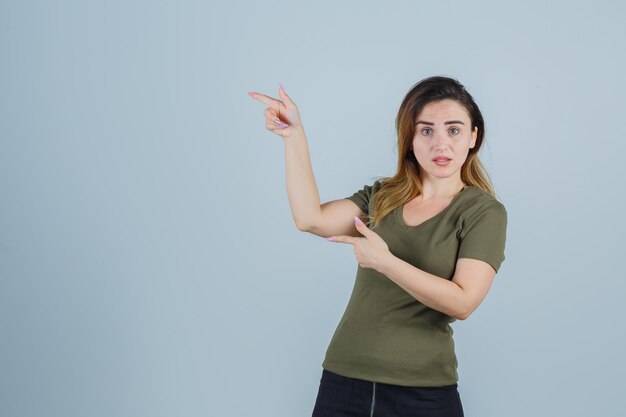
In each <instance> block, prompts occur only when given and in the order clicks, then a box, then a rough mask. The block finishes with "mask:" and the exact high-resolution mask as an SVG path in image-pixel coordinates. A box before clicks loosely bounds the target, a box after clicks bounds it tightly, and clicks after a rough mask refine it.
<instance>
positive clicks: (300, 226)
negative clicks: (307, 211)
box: [295, 222, 311, 232]
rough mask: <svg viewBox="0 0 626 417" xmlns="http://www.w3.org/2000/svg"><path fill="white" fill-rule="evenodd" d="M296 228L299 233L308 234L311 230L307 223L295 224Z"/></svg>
mask: <svg viewBox="0 0 626 417" xmlns="http://www.w3.org/2000/svg"><path fill="white" fill-rule="evenodd" d="M295 223H296V228H297V229H298V230H299V231H301V232H308V231H310V230H311V227H310V226H309V224H307V223H302V222H295Z"/></svg>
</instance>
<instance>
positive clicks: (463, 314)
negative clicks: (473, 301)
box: [454, 309, 473, 320]
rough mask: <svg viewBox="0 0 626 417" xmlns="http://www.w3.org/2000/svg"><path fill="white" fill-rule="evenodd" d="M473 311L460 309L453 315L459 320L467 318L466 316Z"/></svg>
mask: <svg viewBox="0 0 626 417" xmlns="http://www.w3.org/2000/svg"><path fill="white" fill-rule="evenodd" d="M472 313H473V310H471V309H465V310H462V311H460V312H458V313H457V314H456V315H455V316H454V317H456V318H457V319H459V320H467V318H468V317H469V316H470V315H471V314H472Z"/></svg>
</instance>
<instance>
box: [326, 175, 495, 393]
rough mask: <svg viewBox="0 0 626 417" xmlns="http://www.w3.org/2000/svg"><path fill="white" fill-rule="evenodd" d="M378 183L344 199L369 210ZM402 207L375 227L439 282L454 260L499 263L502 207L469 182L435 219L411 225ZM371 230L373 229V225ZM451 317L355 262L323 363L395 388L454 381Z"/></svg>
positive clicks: (398, 252) (394, 251)
mask: <svg viewBox="0 0 626 417" xmlns="http://www.w3.org/2000/svg"><path fill="white" fill-rule="evenodd" d="M380 182H381V180H376V181H375V182H374V183H373V184H372V185H365V186H364V187H363V189H362V190H359V191H357V192H356V193H354V194H353V195H352V196H350V197H347V198H348V199H349V200H351V201H353V202H354V203H356V205H357V206H359V207H360V208H361V210H362V211H363V213H365V214H368V213H369V205H370V203H371V199H370V197H371V196H372V195H374V193H375V192H376V191H377V190H378V188H379V186H380ZM401 210H402V206H400V207H398V208H396V209H395V210H394V211H392V212H391V213H389V214H388V215H387V216H385V218H383V219H382V222H381V223H380V224H379V226H378V227H377V228H375V229H372V230H374V231H375V232H376V233H377V234H378V235H380V237H381V238H383V240H384V241H385V242H386V243H387V245H388V247H389V250H390V251H391V253H392V254H393V255H395V256H397V257H398V258H401V259H403V260H404V261H406V262H408V263H410V264H412V265H413V266H415V267H417V268H419V269H421V270H423V271H426V272H429V273H431V274H434V275H436V276H438V277H440V278H441V279H447V280H450V279H452V277H453V275H454V270H455V266H456V261H457V259H458V258H474V259H480V260H483V261H485V262H487V263H489V264H490V265H491V266H492V267H493V268H494V270H495V271H496V272H497V271H498V269H499V267H500V264H501V263H502V262H503V261H504V258H505V256H504V248H505V240H506V225H507V212H506V209H505V207H504V205H502V204H501V203H500V202H499V201H498V200H496V199H495V198H494V197H492V196H491V195H490V194H488V193H486V192H485V191H483V190H482V189H481V188H479V187H476V186H471V185H470V186H466V187H465V188H463V190H462V191H460V192H459V193H458V194H457V195H456V196H454V199H453V200H452V201H451V203H450V204H449V205H448V206H447V207H446V208H445V209H444V210H443V211H441V212H439V213H438V214H437V215H435V216H434V217H431V218H430V219H428V220H426V221H424V222H422V223H421V224H419V225H417V226H408V225H407V224H405V222H404V220H403V217H402V211H401ZM370 228H371V226H370ZM454 321H456V318H454V317H451V316H448V315H447V314H444V313H442V312H439V311H437V310H434V309H432V308H430V307H428V306H426V305H424V304H422V303H421V302H419V301H418V300H417V299H415V298H414V297H413V296H411V295H410V294H409V293H407V292H406V291H405V290H404V289H402V287H400V286H399V285H397V284H396V283H395V282H393V281H392V280H391V279H389V278H387V277H386V276H385V275H383V274H381V273H379V272H377V271H376V270H374V269H371V268H361V266H360V265H359V266H357V272H356V279H355V283H354V287H353V290H352V295H351V296H350V300H349V301H348V305H347V307H346V310H345V312H344V314H343V317H342V318H341V320H340V321H339V324H338V326H337V329H336V330H335V333H334V335H333V337H332V339H331V341H330V344H329V346H328V349H327V351H326V356H325V358H324V361H323V363H322V367H323V368H324V369H327V370H329V371H331V372H335V373H337V374H340V375H344V376H348V377H352V378H359V379H365V380H369V381H376V382H382V383H388V384H395V385H404V386H414V387H431V386H443V385H451V384H454V383H456V382H458V374H457V365H458V363H457V359H456V355H455V351H454V341H453V338H452V334H453V330H452V327H451V326H450V323H452V322H454Z"/></svg>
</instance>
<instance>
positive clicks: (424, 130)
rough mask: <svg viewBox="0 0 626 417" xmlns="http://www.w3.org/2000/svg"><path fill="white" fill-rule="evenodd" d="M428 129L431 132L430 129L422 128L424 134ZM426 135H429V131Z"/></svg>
mask: <svg viewBox="0 0 626 417" xmlns="http://www.w3.org/2000/svg"><path fill="white" fill-rule="evenodd" d="M426 131H429V132H430V129H422V135H423V134H424V132H426ZM426 135H428V133H426Z"/></svg>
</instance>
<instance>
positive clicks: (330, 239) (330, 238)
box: [326, 237, 335, 242]
mask: <svg viewBox="0 0 626 417" xmlns="http://www.w3.org/2000/svg"><path fill="white" fill-rule="evenodd" d="M326 240H329V241H331V242H334V241H335V239H334V238H333V237H327V238H326Z"/></svg>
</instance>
